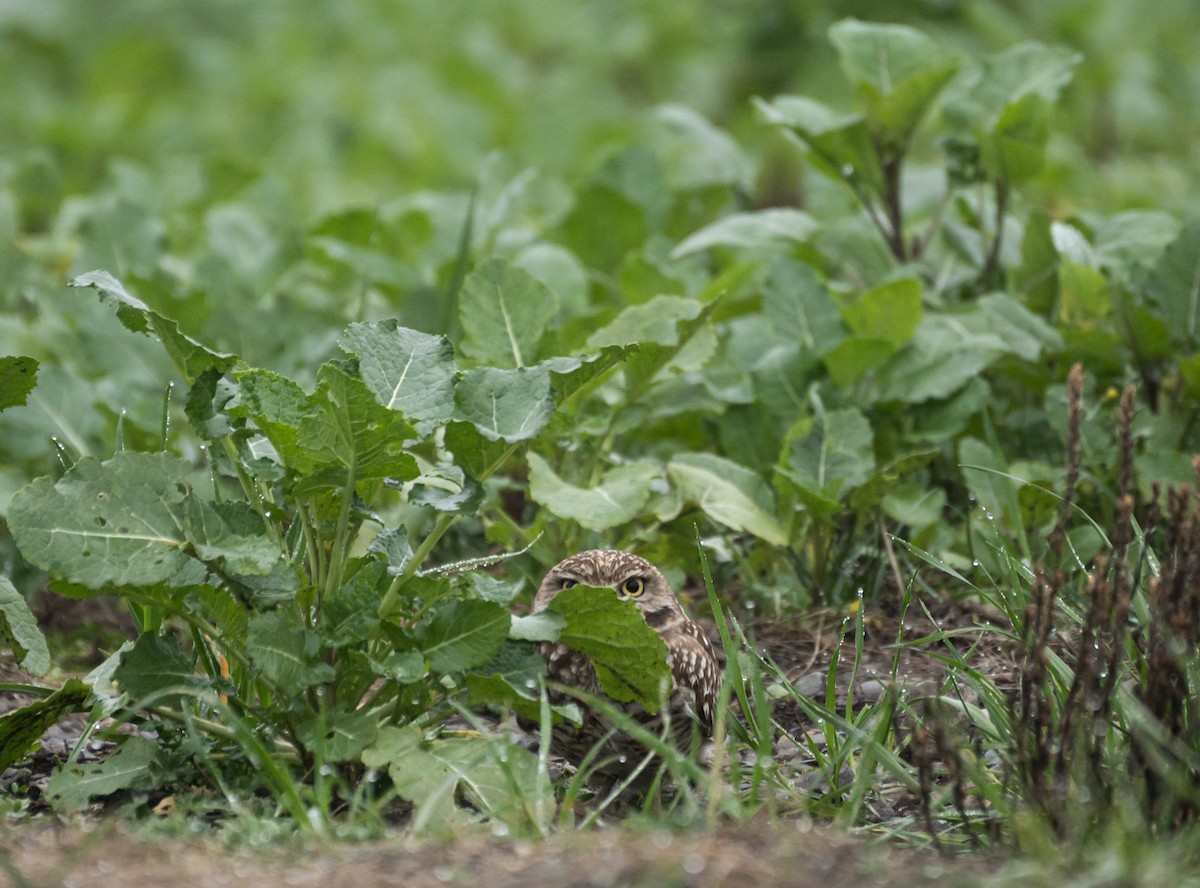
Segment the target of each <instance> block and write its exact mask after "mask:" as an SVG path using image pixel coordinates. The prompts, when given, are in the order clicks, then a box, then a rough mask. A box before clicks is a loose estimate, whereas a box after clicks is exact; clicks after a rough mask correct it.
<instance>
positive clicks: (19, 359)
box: [0, 355, 38, 410]
mask: <svg viewBox="0 0 1200 888" xmlns="http://www.w3.org/2000/svg"><path fill="white" fill-rule="evenodd" d="M37 371H38V362H37V361H35V360H34V359H33V358H26V357H23V356H13V355H5V356H4V357H0V410H7V409H8V408H9V407H17V406H20V405H21V404H24V403H25V398H26V397H28V395H29V393H30V392H31V391H33V387H34V386H35V385H37Z"/></svg>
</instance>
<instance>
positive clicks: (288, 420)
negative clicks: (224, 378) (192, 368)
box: [229, 368, 310, 469]
mask: <svg viewBox="0 0 1200 888" xmlns="http://www.w3.org/2000/svg"><path fill="white" fill-rule="evenodd" d="M233 376H234V379H235V380H237V383H238V388H239V392H238V393H239V398H238V400H239V403H238V404H237V405H234V406H230V407H229V414H230V415H231V416H236V417H243V416H245V417H249V418H250V419H251V420H253V422H254V424H255V425H256V426H258V427H259V429H261V430H262V433H263V435H265V436H266V438H267V440H268V441H270V442H271V444H272V446H274V448H275V451H276V452H277V453H278V454H279V458H280V459H281V460H283V463H284V465H287V466H290V467H291V468H293V469H298V468H299V466H300V465H301V464H302V463H304V461H305V459H306V458H307V457H306V454H303V453H302V451H301V449H300V443H299V442H300V423H301V422H302V421H303V419H304V417H305V415H306V414H307V413H308V412H309V410H310V404H309V400H308V395H306V394H305V392H304V389H302V388H301V387H300V386H299V385H298V384H297V383H296V382H294V381H292V380H291V379H288V378H287V377H286V376H281V375H280V374H278V373H272V372H271V371H270V370H259V369H258V368H253V369H250V370H244V371H237V372H235V373H234V374H233Z"/></svg>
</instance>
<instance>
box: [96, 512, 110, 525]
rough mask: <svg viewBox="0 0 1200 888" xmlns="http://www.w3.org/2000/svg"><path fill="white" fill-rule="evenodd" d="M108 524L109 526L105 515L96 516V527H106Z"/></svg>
mask: <svg viewBox="0 0 1200 888" xmlns="http://www.w3.org/2000/svg"><path fill="white" fill-rule="evenodd" d="M107 524H108V519H107V518H105V517H104V516H103V515H97V516H96V525H97V526H98V527H105V526H106V525H107Z"/></svg>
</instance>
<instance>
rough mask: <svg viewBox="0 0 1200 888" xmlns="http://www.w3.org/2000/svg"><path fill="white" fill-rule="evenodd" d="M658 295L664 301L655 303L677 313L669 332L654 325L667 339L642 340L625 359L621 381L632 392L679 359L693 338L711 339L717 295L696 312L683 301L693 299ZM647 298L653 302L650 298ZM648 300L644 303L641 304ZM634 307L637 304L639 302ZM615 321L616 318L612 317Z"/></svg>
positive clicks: (682, 357) (627, 330) (678, 362)
mask: <svg viewBox="0 0 1200 888" xmlns="http://www.w3.org/2000/svg"><path fill="white" fill-rule="evenodd" d="M661 298H662V299H663V300H667V301H663V302H659V303H658V305H659V306H661V307H663V309H664V310H666V311H674V312H678V313H679V316H678V317H676V319H675V320H674V321H673V322H672V323H673V324H674V329H673V330H672V331H671V332H667V331H666V330H665V329H662V328H659V329H657V335H660V336H665V337H666V339H667V340H668V341H667V342H665V343H661V342H654V341H643V342H642V343H641V344H640V345H639V347H638V349H637V351H636V352H635V353H634V354H632V355H630V356H629V358H628V359H627V360H626V362H625V385H626V389H627V391H630V392H634V393H636V392H638V390H639V389H640V388H642V387H643V386H647V385H648V384H649V383H651V382H652V381H653V380H654V379H655V377H657V376H658V375H659V374H660V373H662V372H663V371H664V370H666V369H667V368H669V367H674V366H678V365H679V364H681V363H683V361H684V359H685V356H686V355H687V352H688V350H689V348H690V347H691V344H692V342H693V340H702V339H707V341H708V342H709V343H713V336H712V327H711V325H710V323H709V319H710V318H711V317H712V313H713V311H714V310H715V309H716V307H717V305H718V304H719V303H720V299H719V297H718V299H716V300H714V301H712V302H708V303H704V304H702V306H701V308H700V310H699V312H698V313H696V314H695V315H692V314H691V307H689V306H685V305H684V304H683V302H691V303H692V305H698V304H700V303H697V302H695V301H694V300H683V302H676V301H674V300H677V299H680V298H681V297H671V296H664V297H661ZM651 301H652V302H653V301H654V300H651ZM649 304H650V303H645V305H649ZM636 307H639V308H640V307H642V306H636ZM628 311H630V309H626V310H625V312H622V314H621V315H620V316H618V318H617V320H620V318H621V317H623V316H624V315H625V314H626V313H627V312H628ZM615 323H616V321H614V324H615ZM634 332H636V331H635V330H634V329H632V327H630V328H627V329H626V330H625V333H624V335H632V334H633V333H634ZM705 333H707V334H708V335H707V337H705V335H704V334H705ZM714 344H715V343H714ZM702 351H703V350H702ZM702 356H703V354H702Z"/></svg>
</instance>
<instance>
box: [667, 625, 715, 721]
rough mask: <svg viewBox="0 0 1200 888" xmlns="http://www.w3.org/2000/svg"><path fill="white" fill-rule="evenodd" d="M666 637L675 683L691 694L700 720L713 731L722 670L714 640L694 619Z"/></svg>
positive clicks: (694, 709) (694, 708)
mask: <svg viewBox="0 0 1200 888" xmlns="http://www.w3.org/2000/svg"><path fill="white" fill-rule="evenodd" d="M663 640H664V641H666V643H667V660H668V663H669V665H670V667H671V675H672V676H673V677H674V678H675V687H676V688H678V689H680V690H681V691H683V692H684V694H685V695H687V696H688V697H690V698H691V700H690V702H691V703H692V707H693V712H694V713H695V716H696V719H697V721H699V722H700V726H701V727H702V728H703V729H704V733H705V734H706V735H707V734H711V733H712V727H713V713H714V711H715V709H716V705H717V693H718V691H719V690H720V687H721V670H720V667H719V666H718V665H717V657H716V654H715V653H714V652H713V646H712V642H710V641H709V640H708V636H707V635H705V634H704V630H703V629H701V628H700V627H699V626H698V625H697V624H696V623H693V622H692V621H691V620H686V621H685V622H683V623H681V624H679V625H678V626H676V627H673V629H672V630H671V631H670V632H669V633H667V634H666V635H665V636H664V638H663Z"/></svg>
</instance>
